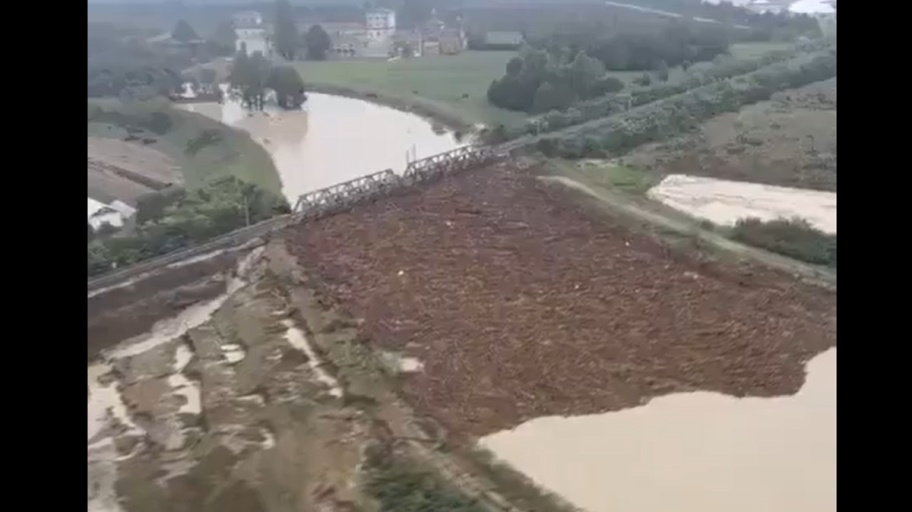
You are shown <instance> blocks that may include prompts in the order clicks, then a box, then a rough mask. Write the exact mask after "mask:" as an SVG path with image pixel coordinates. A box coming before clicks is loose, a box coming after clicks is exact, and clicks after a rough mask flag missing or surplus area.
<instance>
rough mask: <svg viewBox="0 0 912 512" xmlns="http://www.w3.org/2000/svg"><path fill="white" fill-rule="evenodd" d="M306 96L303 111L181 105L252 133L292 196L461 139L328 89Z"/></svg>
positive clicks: (397, 164)
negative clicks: (254, 111)
mask: <svg viewBox="0 0 912 512" xmlns="http://www.w3.org/2000/svg"><path fill="white" fill-rule="evenodd" d="M307 97H308V100H307V103H305V104H304V109H303V110H300V111H283V110H278V109H267V110H266V111H265V112H261V113H255V114H251V113H248V112H247V111H246V110H244V109H243V108H242V107H241V106H240V105H239V104H237V103H234V102H226V103H225V104H224V105H219V104H217V103H197V104H186V105H183V106H182V108H185V109H187V110H189V111H192V112H198V113H200V114H204V115H207V116H209V117H211V118H213V119H217V120H219V121H221V122H223V123H225V124H228V125H231V126H236V127H238V128H241V129H243V130H246V131H247V132H248V133H250V135H251V136H252V137H253V138H254V140H256V141H257V142H259V143H260V144H262V145H263V146H264V147H265V148H266V150H267V151H268V152H269V154H270V155H271V156H272V159H273V162H274V163H275V166H276V168H277V169H278V171H279V175H280V177H281V179H282V187H283V192H284V194H285V197H287V198H288V200H289V201H291V202H292V204H293V203H294V201H295V200H297V198H298V196H299V195H301V194H304V193H307V192H310V191H313V190H317V189H320V188H324V187H328V186H331V185H335V184H337V183H340V182H343V181H347V180H350V179H353V178H357V177H359V176H364V175H366V174H371V173H373V172H377V171H382V170H384V169H392V170H394V171H396V172H399V171H402V170H403V169H404V168H405V166H406V165H407V160H408V159H415V158H424V157H428V156H431V155H435V154H437V153H442V152H444V151H449V150H451V149H454V148H456V147H459V146H460V145H461V144H462V143H461V142H459V141H458V140H457V139H456V137H455V136H454V134H452V133H448V132H445V131H440V130H437V131H435V128H434V126H432V124H431V123H430V122H428V121H427V120H425V119H423V118H421V117H419V116H417V115H414V114H410V113H408V112H403V111H400V110H395V109H392V108H389V107H384V106H380V105H376V104H373V103H370V102H367V101H363V100H358V99H352V98H343V97H340V96H330V95H327V94H317V93H310V94H308V95H307Z"/></svg>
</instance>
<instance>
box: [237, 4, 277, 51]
mask: <svg viewBox="0 0 912 512" xmlns="http://www.w3.org/2000/svg"><path fill="white" fill-rule="evenodd" d="M233 18H234V34H235V36H236V40H235V42H234V49H235V51H237V52H244V53H245V54H247V55H253V54H254V53H256V52H260V53H262V54H263V56H264V57H267V58H271V57H272V41H271V40H270V37H269V31H268V30H267V28H266V25H265V24H264V23H263V15H262V14H260V13H258V12H256V11H244V12H239V13H237V14H235V15H234V17H233Z"/></svg>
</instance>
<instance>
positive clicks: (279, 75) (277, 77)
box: [268, 66, 307, 109]
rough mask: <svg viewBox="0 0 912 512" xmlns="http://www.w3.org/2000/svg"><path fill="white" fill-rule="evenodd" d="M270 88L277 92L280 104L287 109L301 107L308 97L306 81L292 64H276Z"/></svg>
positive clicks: (271, 76)
mask: <svg viewBox="0 0 912 512" xmlns="http://www.w3.org/2000/svg"><path fill="white" fill-rule="evenodd" d="M268 85H269V88H270V89H272V90H274V91H275V93H276V101H277V102H278V104H279V106H280V107H282V108H287V109H296V108H301V105H302V104H303V103H304V101H305V100H306V99H307V96H306V95H305V94H304V81H303V80H301V75H300V74H298V71H297V70H296V69H295V68H293V67H292V66H275V67H273V68H272V73H271V74H270V76H269V83H268Z"/></svg>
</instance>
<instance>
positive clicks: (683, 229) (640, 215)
mask: <svg viewBox="0 0 912 512" xmlns="http://www.w3.org/2000/svg"><path fill="white" fill-rule="evenodd" d="M539 179H540V180H542V181H545V182H549V183H558V184H561V185H563V186H566V187H569V188H571V189H573V190H577V191H579V192H582V193H584V194H586V195H588V196H590V197H593V198H595V199H598V200H599V201H600V202H602V203H603V204H604V205H605V206H607V207H608V208H610V209H611V210H614V211H617V212H620V213H622V214H624V215H627V216H630V217H633V218H636V219H639V220H642V221H644V222H647V223H650V224H654V225H656V226H661V227H663V228H665V229H668V230H671V231H674V232H676V233H679V234H682V235H687V236H693V237H695V238H696V239H698V240H700V241H703V242H707V243H709V244H712V245H713V246H714V247H717V248H719V249H722V250H724V251H727V252H729V253H732V254H735V255H738V256H745V257H748V258H751V259H753V260H756V261H758V262H760V263H763V264H764V265H768V266H770V267H773V268H776V269H779V270H784V271H786V272H789V273H791V274H795V275H797V276H798V277H801V278H803V279H806V280H809V281H814V282H820V283H824V284H827V285H832V286H834V287H835V285H836V274H835V273H834V272H830V271H828V270H824V269H821V268H818V267H814V266H811V265H807V264H804V263H801V262H799V261H796V260H793V259H790V258H785V257H782V256H778V255H776V254H773V253H770V252H767V251H764V250H762V249H757V248H754V247H749V246H746V245H743V244H740V243H738V242H734V241H732V240H729V239H728V238H725V237H724V236H721V235H717V234H715V233H712V232H710V231H707V230H705V229H701V228H700V227H699V224H697V223H696V222H688V221H684V220H679V219H674V218H671V217H668V216H666V215H662V214H660V213H657V212H654V211H650V210H649V209H647V208H645V207H643V206H640V205H637V204H635V203H634V202H632V201H630V200H629V199H627V198H625V197H624V196H623V195H621V194H618V193H615V192H611V191H610V190H607V189H605V188H602V187H598V188H595V187H592V186H589V185H587V184H585V183H582V182H580V181H577V180H575V179H572V178H568V177H566V176H541V177H540V178H539Z"/></svg>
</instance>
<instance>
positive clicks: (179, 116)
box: [88, 100, 282, 193]
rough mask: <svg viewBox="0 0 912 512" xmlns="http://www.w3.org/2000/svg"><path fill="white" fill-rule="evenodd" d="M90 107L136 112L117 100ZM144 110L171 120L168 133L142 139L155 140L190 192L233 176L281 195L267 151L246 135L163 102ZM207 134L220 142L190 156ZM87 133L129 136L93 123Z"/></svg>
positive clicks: (120, 128)
mask: <svg viewBox="0 0 912 512" xmlns="http://www.w3.org/2000/svg"><path fill="white" fill-rule="evenodd" d="M89 106H90V107H91V106H100V107H102V108H104V109H105V110H106V111H112V110H113V111H117V112H122V113H126V114H130V113H131V112H134V111H135V108H134V107H127V106H125V105H124V104H122V103H121V102H119V101H117V100H89ZM143 109H144V110H146V111H149V110H153V111H159V112H163V113H165V114H167V115H168V116H169V117H170V118H171V121H172V126H171V129H170V130H168V131H167V132H166V133H164V134H162V135H155V134H148V135H143V136H144V137H149V138H152V139H155V142H154V143H152V144H150V146H151V147H153V148H155V149H158V150H160V151H162V152H164V153H166V154H167V155H169V156H170V157H171V158H173V159H174V160H175V162H177V163H178V165H179V166H180V168H181V171H182V172H183V174H184V179H185V181H186V184H187V187H188V188H195V187H199V186H201V185H202V184H203V183H205V182H206V181H209V180H212V179H215V178H219V177H222V176H229V175H233V176H237V177H239V178H241V179H243V180H246V181H249V182H251V183H255V184H257V185H259V186H261V187H264V188H266V189H269V190H271V191H273V192H276V193H281V189H282V184H281V181H280V179H279V174H278V172H277V171H276V169H275V166H274V165H273V162H272V159H271V158H270V156H269V154H268V153H267V152H266V150H265V149H263V147H261V146H260V145H259V144H257V143H256V142H254V141H253V139H251V138H250V137H249V136H248V135H247V134H246V133H244V132H242V131H240V130H237V129H234V128H230V127H228V126H225V125H223V124H221V123H219V122H216V121H213V120H211V119H209V118H207V117H204V116H202V115H199V114H194V113H191V112H185V111H182V110H178V109H176V108H172V107H171V106H170V105H169V104H167V103H164V102H160V103H154V104H148V105H144V106H143ZM206 131H209V132H210V133H218V140H217V141H215V142H213V143H211V144H209V145H206V146H205V147H202V148H201V149H199V150H198V151H196V152H188V151H187V145H188V143H189V142H190V141H192V140H194V139H195V138H197V137H199V136H200V135H201V134H202V133H204V132H206ZM88 133H89V135H94V136H99V137H112V138H120V139H123V138H124V137H126V136H127V132H126V131H125V130H124V127H123V126H115V125H113V124H110V123H107V122H93V121H90V122H89V123H88Z"/></svg>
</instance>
